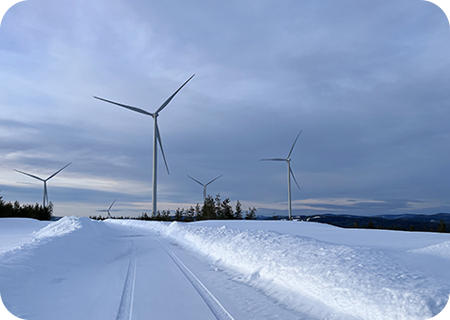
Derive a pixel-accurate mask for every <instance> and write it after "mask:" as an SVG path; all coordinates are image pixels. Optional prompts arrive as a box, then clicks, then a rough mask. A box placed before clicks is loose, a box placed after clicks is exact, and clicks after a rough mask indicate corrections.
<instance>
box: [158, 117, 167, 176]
mask: <svg viewBox="0 0 450 320" xmlns="http://www.w3.org/2000/svg"><path fill="white" fill-rule="evenodd" d="M155 125H156V137H157V138H158V142H159V147H160V148H161V153H162V156H163V159H164V163H165V164H166V169H167V173H168V174H170V171H169V166H168V165H167V161H166V156H165V155H164V149H163V146H162V142H161V136H160V134H159V128H158V124H155Z"/></svg>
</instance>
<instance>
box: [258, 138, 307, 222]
mask: <svg viewBox="0 0 450 320" xmlns="http://www.w3.org/2000/svg"><path fill="white" fill-rule="evenodd" d="M302 131H303V130H300V132H299V133H298V135H297V138H295V141H294V143H293V144H292V147H291V150H290V151H289V154H288V156H287V157H286V159H283V158H275V159H260V161H286V162H287V167H288V202H289V220H292V205H291V175H292V178H294V181H295V184H296V185H297V187H298V189H299V190H300V186H299V185H298V182H297V179H295V175H294V171H292V169H291V159H290V156H291V153H292V151H293V150H294V147H295V144H296V143H297V140H298V137H300V134H301V133H302Z"/></svg>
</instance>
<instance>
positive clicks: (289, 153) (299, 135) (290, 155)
mask: <svg viewBox="0 0 450 320" xmlns="http://www.w3.org/2000/svg"><path fill="white" fill-rule="evenodd" d="M302 131H303V130H300V132H299V133H298V135H297V138H295V141H294V144H293V145H292V148H291V151H289V154H288V156H287V158H286V159H289V157H290V156H291V153H292V151H293V150H294V147H295V144H296V143H297V140H298V137H300V134H301V133H302Z"/></svg>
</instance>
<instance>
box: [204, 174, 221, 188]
mask: <svg viewBox="0 0 450 320" xmlns="http://www.w3.org/2000/svg"><path fill="white" fill-rule="evenodd" d="M221 176H223V174H221V175H220V176H218V177H216V178H214V179H212V180H211V181H210V182H208V183H207V184H205V186H207V185H209V184H211V183H213V182H214V181H216V180H217V179H219V178H220V177H221Z"/></svg>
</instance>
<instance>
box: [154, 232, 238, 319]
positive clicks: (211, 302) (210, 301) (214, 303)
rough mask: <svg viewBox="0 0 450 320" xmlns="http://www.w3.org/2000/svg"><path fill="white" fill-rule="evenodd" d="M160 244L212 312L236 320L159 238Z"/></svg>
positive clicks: (219, 317) (218, 316)
mask: <svg viewBox="0 0 450 320" xmlns="http://www.w3.org/2000/svg"><path fill="white" fill-rule="evenodd" d="M157 241H158V242H159V244H160V245H161V246H162V247H163V248H164V250H165V251H166V252H167V254H168V255H169V257H170V258H171V259H172V260H173V262H175V264H176V265H177V267H178V268H179V269H180V270H181V272H182V273H183V274H184V275H185V277H186V278H187V279H188V280H189V282H190V283H191V284H192V286H193V287H194V288H195V290H197V292H198V293H199V295H200V296H201V297H202V299H203V300H204V301H205V303H206V305H207V306H208V307H209V309H210V310H211V312H212V313H213V314H214V316H215V317H216V319H217V320H234V318H233V317H232V316H231V315H230V314H229V313H228V311H227V310H225V308H224V307H223V306H222V305H221V304H220V302H219V300H217V299H216V297H214V295H213V294H212V293H211V292H210V291H209V290H208V289H207V288H206V287H205V285H204V284H203V283H202V282H201V281H200V280H199V279H198V278H197V277H196V276H195V275H194V274H193V273H192V271H191V270H189V268H188V267H186V265H185V264H184V263H183V262H181V260H180V259H179V258H178V257H177V256H176V255H175V253H173V252H172V251H171V250H170V249H169V248H167V247H166V246H165V245H164V244H163V243H162V242H161V241H159V240H157Z"/></svg>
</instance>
